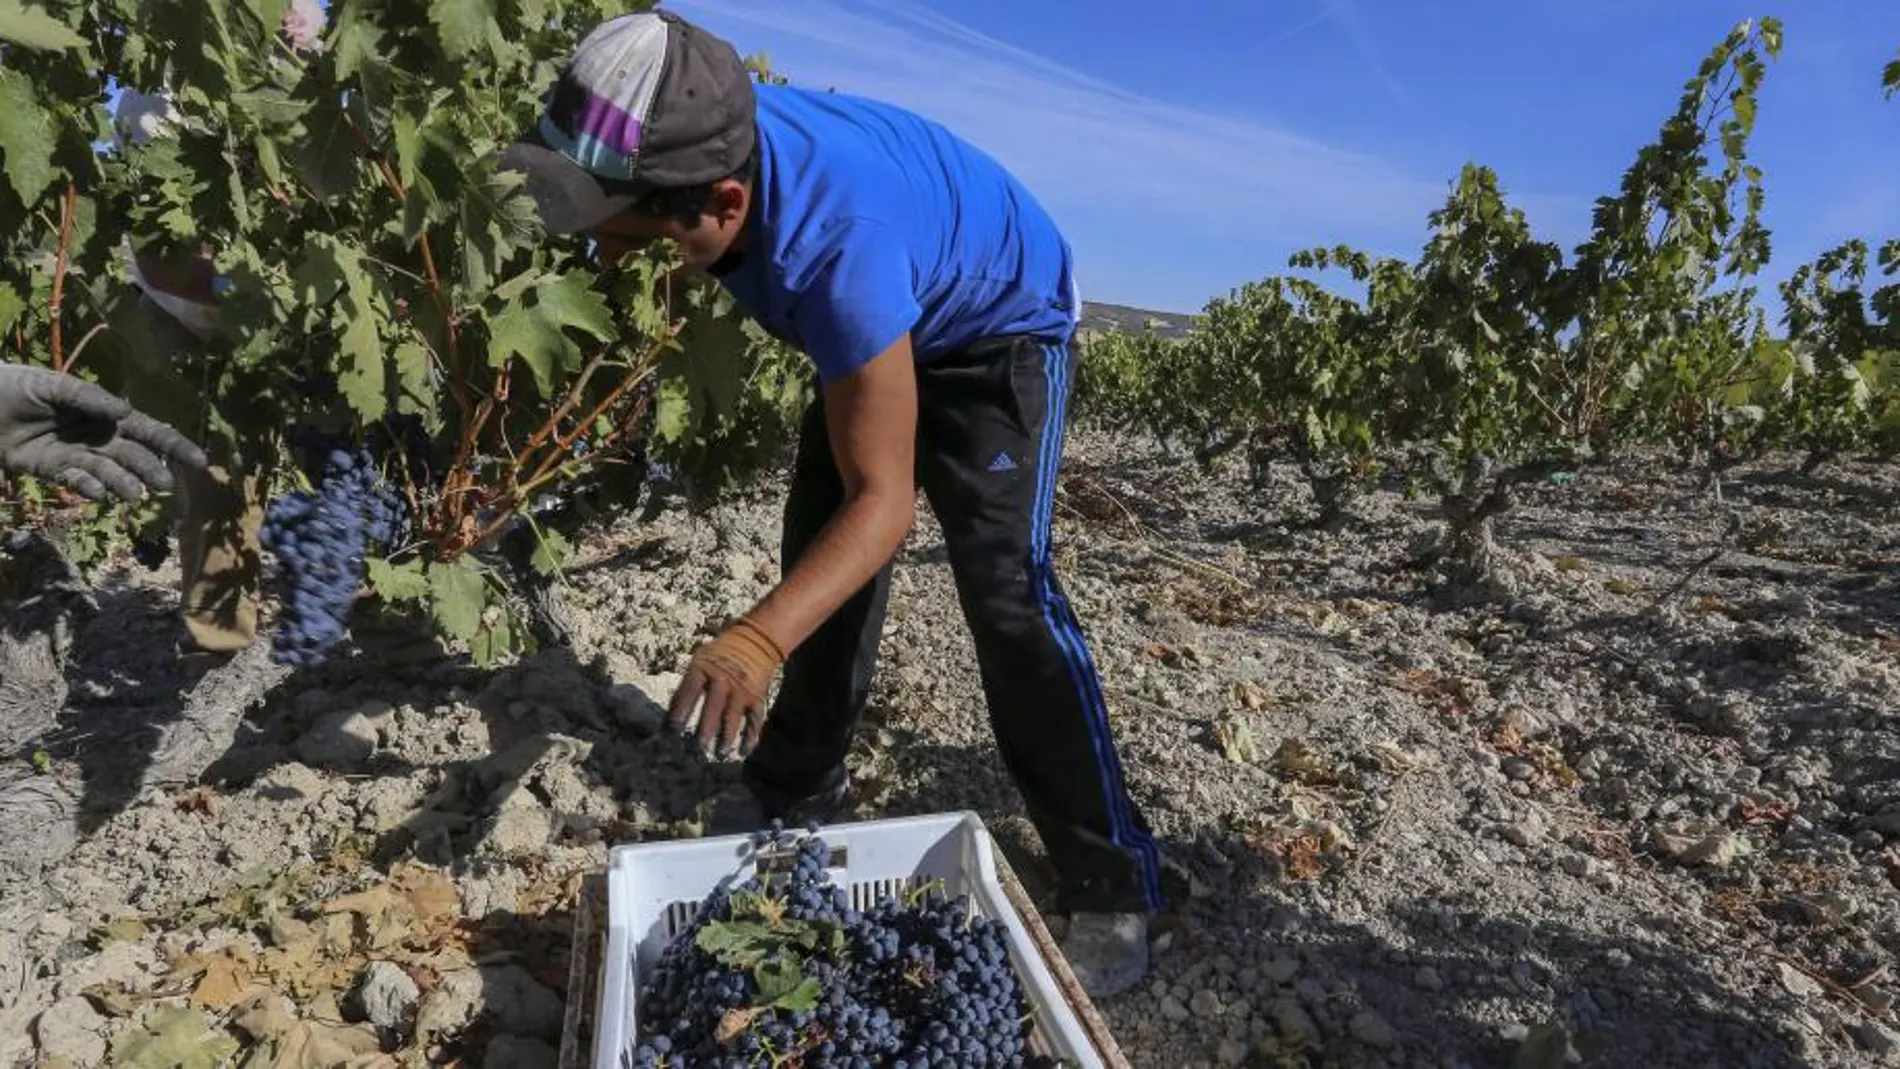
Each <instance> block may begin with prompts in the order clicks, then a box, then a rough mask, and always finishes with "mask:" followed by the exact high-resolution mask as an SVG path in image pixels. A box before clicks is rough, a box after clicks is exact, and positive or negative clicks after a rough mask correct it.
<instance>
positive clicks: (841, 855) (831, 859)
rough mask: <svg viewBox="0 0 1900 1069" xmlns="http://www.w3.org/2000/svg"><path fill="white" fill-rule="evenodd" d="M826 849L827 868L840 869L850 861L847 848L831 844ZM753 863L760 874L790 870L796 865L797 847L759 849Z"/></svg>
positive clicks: (774, 873)
mask: <svg viewBox="0 0 1900 1069" xmlns="http://www.w3.org/2000/svg"><path fill="white" fill-rule="evenodd" d="M828 849H829V854H828V855H827V856H826V858H825V867H826V868H828V869H841V868H844V867H846V863H847V862H849V861H850V851H849V848H848V847H843V846H833V847H829V848H828ZM753 865H754V867H755V868H756V869H757V870H758V872H759V874H760V875H766V874H773V875H776V874H778V873H782V872H790V871H792V869H794V868H796V867H797V865H798V848H797V847H793V848H791V849H785V848H782V847H781V848H776V849H769V850H760V851H759V852H758V854H757V855H756V857H755V858H754V861H753Z"/></svg>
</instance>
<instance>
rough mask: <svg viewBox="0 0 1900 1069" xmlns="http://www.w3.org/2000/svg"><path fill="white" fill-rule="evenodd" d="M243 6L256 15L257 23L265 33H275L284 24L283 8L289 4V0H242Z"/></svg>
mask: <svg viewBox="0 0 1900 1069" xmlns="http://www.w3.org/2000/svg"><path fill="white" fill-rule="evenodd" d="M244 6H245V7H248V8H250V9H251V14H253V15H255V16H257V24H258V25H259V26H262V27H263V28H264V32H265V33H268V34H272V35H275V34H276V33H277V31H278V29H279V28H280V27H282V26H283V24H284V9H285V8H287V7H289V6H290V0H244Z"/></svg>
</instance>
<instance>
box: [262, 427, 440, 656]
mask: <svg viewBox="0 0 1900 1069" xmlns="http://www.w3.org/2000/svg"><path fill="white" fill-rule="evenodd" d="M406 513H407V510H406V508H405V507H404V503H403V499H402V495H401V494H399V493H397V491H396V489H395V488H394V487H392V486H390V485H389V484H387V483H385V482H384V481H383V479H382V477H381V475H380V473H379V472H378V471H377V469H376V465H375V463H374V461H373V460H372V458H371V457H370V454H369V453H368V452H366V451H364V450H354V451H352V450H348V449H344V448H341V447H333V448H331V449H330V451H329V452H328V454H327V455H326V456H325V457H324V459H323V468H322V471H321V473H320V475H319V477H318V479H317V489H316V491H315V492H311V491H306V490H298V491H295V492H292V493H289V494H285V495H284V496H282V497H279V498H278V499H276V500H275V501H273V502H271V505H270V508H269V510H268V511H267V512H266V513H265V516H264V526H263V530H262V532H261V537H262V541H263V544H264V548H266V549H268V550H270V551H271V552H272V553H273V554H275V555H276V557H277V560H278V563H279V565H280V581H281V583H282V585H283V612H282V614H281V615H280V616H279V617H278V620H277V631H276V635H275V637H274V638H273V641H272V647H273V649H272V656H273V657H274V658H275V659H276V660H277V661H278V662H279V663H282V664H291V665H308V664H315V663H317V662H319V661H322V660H323V658H324V657H325V656H326V655H327V654H328V653H329V651H330V648H331V647H332V646H334V645H336V643H337V642H338V641H339V640H340V639H342V637H343V634H344V632H345V630H346V629H347V627H348V624H349V617H350V608H351V606H352V605H354V604H355V602H356V595H357V591H358V590H359V589H360V588H361V586H362V583H363V570H364V565H363V558H364V555H365V554H366V553H368V552H371V551H372V550H386V549H387V548H389V547H391V546H393V545H395V544H396V542H397V540H398V537H399V535H401V533H402V530H403V528H404V526H405V524H406V522H407V517H406Z"/></svg>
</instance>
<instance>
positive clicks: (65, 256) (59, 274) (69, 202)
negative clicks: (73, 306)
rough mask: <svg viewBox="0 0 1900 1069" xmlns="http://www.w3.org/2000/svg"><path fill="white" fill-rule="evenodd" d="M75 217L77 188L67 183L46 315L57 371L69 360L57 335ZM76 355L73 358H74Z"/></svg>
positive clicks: (61, 207) (77, 197) (62, 198)
mask: <svg viewBox="0 0 1900 1069" xmlns="http://www.w3.org/2000/svg"><path fill="white" fill-rule="evenodd" d="M78 214H79V188H78V187H77V186H75V185H73V184H72V183H71V182H68V183H66V195H65V196H63V197H61V198H60V201H59V253H58V255H57V256H56V257H55V259H54V261H53V303H52V305H51V307H49V308H48V310H47V314H48V315H49V316H50V317H51V318H52V320H53V367H55V368H57V369H58V370H60V371H67V370H70V369H71V367H72V361H69V360H67V359H66V354H65V344H64V339H63V338H62V336H61V328H62V324H61V320H62V319H63V318H64V317H63V316H62V315H61V314H60V306H61V305H62V304H64V303H65V300H66V265H67V263H68V262H69V261H70V259H71V256H72V245H73V226H74V224H75V223H76V222H77V220H76V218H75V216H77V215H78ZM77 358H78V356H77V353H75V354H74V359H77Z"/></svg>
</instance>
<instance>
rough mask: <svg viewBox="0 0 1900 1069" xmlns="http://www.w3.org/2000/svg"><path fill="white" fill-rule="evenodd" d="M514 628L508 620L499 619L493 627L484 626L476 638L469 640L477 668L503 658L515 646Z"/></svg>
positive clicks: (470, 654)
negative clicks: (509, 624)
mask: <svg viewBox="0 0 1900 1069" xmlns="http://www.w3.org/2000/svg"><path fill="white" fill-rule="evenodd" d="M514 642H515V635H514V630H513V629H512V628H510V627H509V626H508V621H506V620H498V621H496V623H495V625H494V626H493V627H484V628H482V629H481V631H480V632H478V633H477V634H476V635H475V637H474V638H472V639H469V640H468V652H469V656H471V657H473V658H474V659H475V666H476V667H477V668H487V667H489V666H490V665H493V664H495V663H497V662H498V661H500V660H501V658H502V656H503V655H505V654H506V653H507V652H508V651H509V650H511V649H513V648H514Z"/></svg>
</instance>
